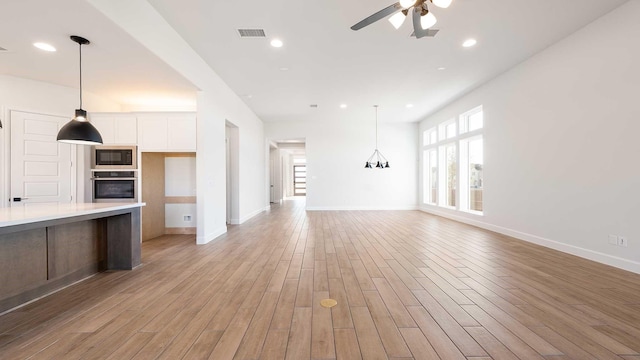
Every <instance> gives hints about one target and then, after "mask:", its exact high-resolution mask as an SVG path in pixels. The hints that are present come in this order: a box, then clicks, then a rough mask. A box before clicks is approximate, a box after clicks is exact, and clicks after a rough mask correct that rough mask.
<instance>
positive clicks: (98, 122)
mask: <svg viewBox="0 0 640 360" xmlns="http://www.w3.org/2000/svg"><path fill="white" fill-rule="evenodd" d="M89 121H90V122H91V124H92V125H93V126H95V128H96V129H98V132H99V133H100V136H102V143H103V144H105V145H110V144H115V143H116V128H115V122H114V119H113V118H112V117H110V116H91V117H90V119H89Z"/></svg>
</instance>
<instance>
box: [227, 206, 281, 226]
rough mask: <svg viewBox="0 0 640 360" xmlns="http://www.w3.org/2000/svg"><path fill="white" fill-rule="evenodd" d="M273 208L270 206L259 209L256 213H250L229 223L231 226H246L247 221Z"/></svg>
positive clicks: (230, 220)
mask: <svg viewBox="0 0 640 360" xmlns="http://www.w3.org/2000/svg"><path fill="white" fill-rule="evenodd" d="M270 208H271V207H270V206H265V207H264V208H263V209H258V210H256V211H254V212H251V213H249V214H248V215H246V216H244V217H242V218H240V219H229V223H230V224H231V225H240V224H244V222H245V221H247V220H249V219H251V218H252V217H254V216H256V215H258V214H260V213H262V212H264V211H267V210H269V209H270Z"/></svg>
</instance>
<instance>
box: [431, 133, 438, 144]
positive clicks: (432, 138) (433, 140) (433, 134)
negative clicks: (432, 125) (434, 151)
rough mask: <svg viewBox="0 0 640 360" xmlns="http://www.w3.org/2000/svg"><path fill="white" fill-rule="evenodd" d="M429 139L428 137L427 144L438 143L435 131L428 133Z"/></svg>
mask: <svg viewBox="0 0 640 360" xmlns="http://www.w3.org/2000/svg"><path fill="white" fill-rule="evenodd" d="M429 137H430V139H429V142H430V143H431V144H435V143H437V142H438V133H437V132H436V131H435V130H432V131H431V132H430V133H429Z"/></svg>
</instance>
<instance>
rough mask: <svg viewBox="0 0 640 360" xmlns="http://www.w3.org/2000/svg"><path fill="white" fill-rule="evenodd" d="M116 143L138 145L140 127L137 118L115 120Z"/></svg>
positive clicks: (129, 117)
mask: <svg viewBox="0 0 640 360" xmlns="http://www.w3.org/2000/svg"><path fill="white" fill-rule="evenodd" d="M115 129H116V133H115V136H116V143H117V144H124V145H133V144H137V143H138V125H137V122H136V118H135V116H122V117H120V116H119V117H117V118H115Z"/></svg>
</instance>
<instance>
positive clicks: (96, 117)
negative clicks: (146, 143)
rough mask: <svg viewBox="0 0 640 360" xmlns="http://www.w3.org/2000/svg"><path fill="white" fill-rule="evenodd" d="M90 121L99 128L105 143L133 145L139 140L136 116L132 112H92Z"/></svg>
mask: <svg viewBox="0 0 640 360" xmlns="http://www.w3.org/2000/svg"><path fill="white" fill-rule="evenodd" d="M90 121H91V123H92V124H93V126H95V127H96V129H98V132H100V135H101V136H102V142H103V143H104V144H105V145H133V144H136V143H137V142H138V125H137V122H136V117H135V116H132V115H131V114H126V115H120V114H91V117H90Z"/></svg>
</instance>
